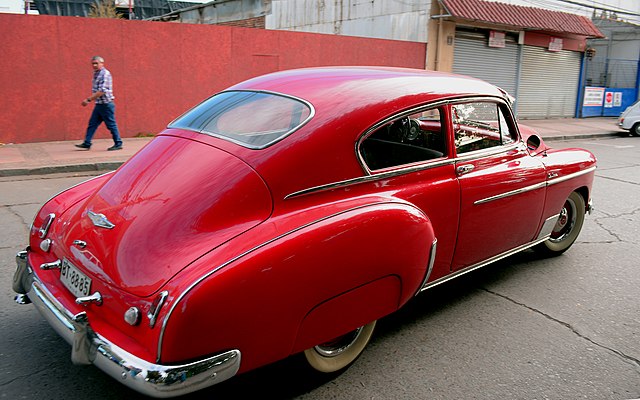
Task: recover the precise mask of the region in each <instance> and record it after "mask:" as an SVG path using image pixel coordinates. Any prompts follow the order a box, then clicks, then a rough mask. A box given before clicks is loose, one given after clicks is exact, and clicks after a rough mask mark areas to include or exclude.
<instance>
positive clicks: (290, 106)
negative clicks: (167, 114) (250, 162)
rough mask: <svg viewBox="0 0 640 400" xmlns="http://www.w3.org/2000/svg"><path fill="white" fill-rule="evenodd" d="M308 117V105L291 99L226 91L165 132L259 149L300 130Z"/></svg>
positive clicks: (180, 119)
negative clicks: (176, 130) (173, 130)
mask: <svg viewBox="0 0 640 400" xmlns="http://www.w3.org/2000/svg"><path fill="white" fill-rule="evenodd" d="M311 116H312V110H311V107H310V106H309V105H308V104H306V103H304V102H302V101H300V100H297V99H294V98H291V97H287V96H283V95H278V94H274V93H265V92H250V91H229V92H222V93H218V94H216V95H215V96H213V97H210V98H209V99H207V100H205V101H203V102H202V103H200V104H199V105H197V106H196V107H194V108H193V109H191V110H190V111H188V112H187V113H185V114H184V115H182V116H181V117H179V118H178V119H176V120H175V121H173V122H172V123H171V124H170V125H169V128H182V129H189V130H193V131H197V132H200V133H203V134H207V135H211V136H216V137H221V138H224V139H229V140H231V141H233V142H235V143H238V144H240V145H242V146H245V147H248V148H251V149H262V148H265V147H267V146H269V145H271V144H273V143H275V142H277V141H278V140H280V139H282V138H284V137H285V136H287V135H288V134H290V133H291V132H293V131H295V130H296V129H298V128H299V127H301V126H302V125H303V124H304V123H305V122H307V121H308V120H309V119H310V118H311Z"/></svg>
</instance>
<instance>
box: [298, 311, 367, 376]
mask: <svg viewBox="0 0 640 400" xmlns="http://www.w3.org/2000/svg"><path fill="white" fill-rule="evenodd" d="M375 326H376V321H373V322H371V323H369V324H367V325H365V326H361V327H360V328H358V329H356V330H353V331H351V332H349V333H347V334H346V335H342V336H339V337H337V338H335V339H333V340H330V341H328V342H325V343H322V344H319V345H317V346H314V347H312V348H310V349H307V350H305V352H304V356H305V358H306V360H307V363H308V364H309V365H310V366H311V368H313V369H315V370H316V371H320V372H325V373H331V372H337V371H340V370H341V369H343V368H346V367H347V366H349V364H351V363H352V362H354V361H355V360H356V358H358V356H359V355H360V354H361V353H362V351H363V350H364V348H365V346H366V345H367V343H369V339H371V336H372V335H373V329H374V328H375Z"/></svg>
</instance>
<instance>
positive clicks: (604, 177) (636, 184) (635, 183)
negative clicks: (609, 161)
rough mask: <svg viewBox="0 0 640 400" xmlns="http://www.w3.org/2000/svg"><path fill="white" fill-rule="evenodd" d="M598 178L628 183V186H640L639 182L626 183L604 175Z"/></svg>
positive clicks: (623, 181) (624, 181)
mask: <svg viewBox="0 0 640 400" xmlns="http://www.w3.org/2000/svg"><path fill="white" fill-rule="evenodd" d="M596 176H597V177H598V178H600V179H608V180H610V181H614V182H620V183H628V184H630V185H634V186H638V185H640V183H638V182H632V181H626V180H624V179H618V178H611V177H608V176H602V175H596Z"/></svg>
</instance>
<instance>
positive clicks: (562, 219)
mask: <svg viewBox="0 0 640 400" xmlns="http://www.w3.org/2000/svg"><path fill="white" fill-rule="evenodd" d="M577 214H578V213H577V208H576V204H575V203H574V202H573V200H571V199H568V200H567V201H566V202H565V203H564V207H562V210H561V211H560V216H559V217H558V221H557V222H556V226H555V227H554V228H553V232H551V237H550V238H549V240H550V241H551V242H554V243H558V242H561V241H563V240H564V239H565V238H566V237H567V236H568V235H569V234H570V233H571V231H572V230H573V226H574V225H575V224H576V218H577Z"/></svg>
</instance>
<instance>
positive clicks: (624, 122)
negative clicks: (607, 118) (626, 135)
mask: <svg viewBox="0 0 640 400" xmlns="http://www.w3.org/2000/svg"><path fill="white" fill-rule="evenodd" d="M618 126H619V127H620V128H622V129H625V130H628V131H629V132H631V134H632V135H633V136H640V100H638V101H636V102H635V103H633V104H632V105H630V106H629V107H627V109H626V110H624V111H623V112H622V114H620V116H619V117H618Z"/></svg>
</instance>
